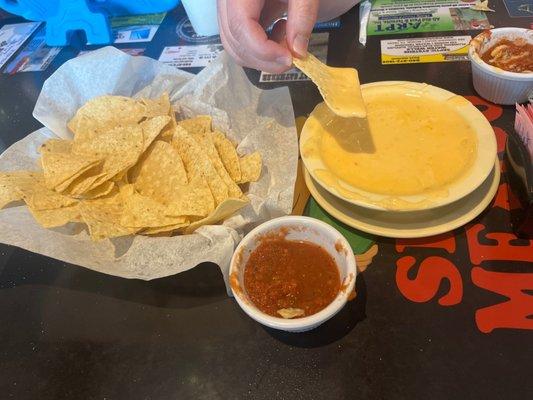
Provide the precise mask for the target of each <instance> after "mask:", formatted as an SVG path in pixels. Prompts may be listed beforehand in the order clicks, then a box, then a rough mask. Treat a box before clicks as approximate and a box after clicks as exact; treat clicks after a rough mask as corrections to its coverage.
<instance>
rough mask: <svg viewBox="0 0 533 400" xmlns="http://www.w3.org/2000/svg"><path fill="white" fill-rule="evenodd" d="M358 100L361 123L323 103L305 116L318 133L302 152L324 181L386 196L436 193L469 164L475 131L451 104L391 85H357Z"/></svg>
mask: <svg viewBox="0 0 533 400" xmlns="http://www.w3.org/2000/svg"><path fill="white" fill-rule="evenodd" d="M363 98H364V100H365V103H366V107H367V113H368V115H367V119H358V118H340V117H338V116H336V115H335V114H333V113H332V112H331V111H330V110H329V109H328V108H327V106H325V105H324V104H322V105H320V106H318V107H317V109H315V111H314V112H313V115H312V116H311V118H315V119H316V120H317V121H318V123H316V124H314V125H313V126H314V127H315V129H317V130H318V132H315V133H314V135H313V136H314V137H315V138H316V139H315V140H313V141H312V142H311V143H310V144H311V147H312V148H308V149H307V151H309V152H310V153H313V154H314V155H315V156H319V157H320V158H321V159H322V161H323V163H324V164H325V165H326V167H327V169H328V171H327V172H328V173H327V174H323V175H324V178H328V180H329V181H331V180H332V179H331V178H332V177H331V175H334V176H335V177H337V178H338V179H341V180H342V181H344V182H346V183H348V184H350V185H352V186H353V187H355V188H358V189H362V190H365V191H368V192H372V193H378V194H384V195H391V196H402V195H417V194H422V193H430V192H438V191H441V192H442V191H443V190H445V187H446V185H448V184H450V183H451V182H453V181H455V180H457V179H459V178H460V177H461V175H462V174H463V173H464V172H465V171H467V170H468V168H469V167H470V166H471V164H472V163H473V160H474V158H475V155H476V147H477V139H476V135H475V132H474V130H473V128H472V127H471V126H470V125H469V123H468V121H467V120H466V119H464V118H463V117H462V116H461V115H460V114H459V113H458V112H457V111H456V110H455V109H454V107H453V105H450V104H447V102H446V101H439V100H435V99H432V98H430V97H426V96H424V94H423V93H420V92H413V93H410V92H408V91H407V92H406V90H405V88H400V87H394V86H391V87H387V88H386V89H385V90H384V88H383V87H371V86H370V87H363ZM460 99H461V100H462V101H465V100H464V99H463V98H460ZM450 101H453V99H451V100H450ZM309 155H310V156H311V155H312V154H309ZM316 172H321V171H316ZM324 172H325V171H324ZM317 175H318V176H319V177H320V175H321V174H320V173H318V174H317ZM441 195H442V194H441Z"/></svg>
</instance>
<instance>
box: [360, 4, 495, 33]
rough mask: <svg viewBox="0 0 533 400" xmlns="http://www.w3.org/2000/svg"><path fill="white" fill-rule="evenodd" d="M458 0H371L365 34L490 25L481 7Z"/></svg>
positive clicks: (471, 28) (436, 30) (467, 28)
mask: <svg viewBox="0 0 533 400" xmlns="http://www.w3.org/2000/svg"><path fill="white" fill-rule="evenodd" d="M472 4H474V3H473V2H469V1H461V0H374V2H373V3H372V11H371V12H370V19H369V21H368V28H367V33H368V35H390V34H404V33H417V32H444V31H461V30H482V29H490V28H491V26H490V23H489V20H488V19H487V15H486V14H485V13H484V12H483V11H476V10H472V9H470V7H471V6H472Z"/></svg>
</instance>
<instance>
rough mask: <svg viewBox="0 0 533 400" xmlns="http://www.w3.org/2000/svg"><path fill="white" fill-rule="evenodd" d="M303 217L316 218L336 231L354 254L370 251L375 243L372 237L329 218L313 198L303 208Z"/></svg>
mask: <svg viewBox="0 0 533 400" xmlns="http://www.w3.org/2000/svg"><path fill="white" fill-rule="evenodd" d="M304 215H307V216H308V217H313V218H316V219H318V220H320V221H323V222H325V223H327V224H328V225H331V226H332V227H334V228H335V229H337V230H338V231H339V232H340V233H341V234H342V235H343V236H344V237H345V238H346V240H348V243H350V246H352V250H353V252H354V254H364V253H366V252H367V251H368V249H370V247H372V245H373V244H374V243H375V240H374V236H372V235H369V234H367V233H363V232H360V231H358V230H356V229H354V228H352V227H350V226H348V225H346V224H345V223H343V222H341V221H339V220H336V219H335V218H333V217H332V216H330V215H329V214H328V213H327V212H326V211H325V210H324V209H323V208H322V207H320V206H319V205H318V203H317V202H316V201H315V199H313V197H309V201H308V202H307V205H306V206H305V210H304Z"/></svg>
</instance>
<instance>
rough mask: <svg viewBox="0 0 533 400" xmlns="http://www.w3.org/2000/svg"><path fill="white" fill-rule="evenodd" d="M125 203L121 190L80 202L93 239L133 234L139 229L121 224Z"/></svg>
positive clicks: (82, 216)
mask: <svg viewBox="0 0 533 400" xmlns="http://www.w3.org/2000/svg"><path fill="white" fill-rule="evenodd" d="M123 212H124V203H123V200H122V196H121V194H120V193H119V192H116V193H114V194H112V195H109V196H105V197H101V198H99V199H95V200H84V201H81V202H80V213H81V218H82V220H83V222H85V223H86V224H87V227H88V228H89V234H90V235H91V238H92V239H93V240H101V239H106V238H113V237H119V236H126V235H131V234H133V233H135V232H136V231H137V229H134V228H127V227H124V226H122V225H121V224H120V219H121V217H122V214H123Z"/></svg>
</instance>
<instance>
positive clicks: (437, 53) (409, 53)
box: [381, 36, 471, 65]
mask: <svg viewBox="0 0 533 400" xmlns="http://www.w3.org/2000/svg"><path fill="white" fill-rule="evenodd" d="M470 39H471V38H470V36H442V37H424V38H410V39H393V40H382V41H381V64H384V65H388V64H418V63H432V62H448V61H468V44H469V43H470Z"/></svg>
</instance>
